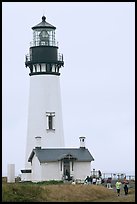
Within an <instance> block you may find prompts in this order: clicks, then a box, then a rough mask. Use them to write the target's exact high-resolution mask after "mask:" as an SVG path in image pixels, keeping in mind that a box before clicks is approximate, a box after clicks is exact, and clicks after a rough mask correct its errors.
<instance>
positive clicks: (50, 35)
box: [32, 28, 56, 46]
mask: <svg viewBox="0 0 137 204" xmlns="http://www.w3.org/2000/svg"><path fill="white" fill-rule="evenodd" d="M32 45H33V46H56V41H55V30H53V29H49V28H46V29H45V28H41V29H36V30H34V31H33V43H32Z"/></svg>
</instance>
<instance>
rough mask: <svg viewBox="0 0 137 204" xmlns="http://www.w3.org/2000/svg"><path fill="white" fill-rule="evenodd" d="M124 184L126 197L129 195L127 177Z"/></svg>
mask: <svg viewBox="0 0 137 204" xmlns="http://www.w3.org/2000/svg"><path fill="white" fill-rule="evenodd" d="M123 184H124V192H125V195H127V194H128V184H129V182H128V180H126V177H125V178H124V181H123Z"/></svg>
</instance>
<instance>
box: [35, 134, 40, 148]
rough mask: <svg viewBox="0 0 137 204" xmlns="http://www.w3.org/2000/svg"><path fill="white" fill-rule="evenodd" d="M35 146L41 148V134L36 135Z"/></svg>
mask: <svg viewBox="0 0 137 204" xmlns="http://www.w3.org/2000/svg"><path fill="white" fill-rule="evenodd" d="M35 140H36V141H35V142H36V143H35V148H39V149H41V137H40V136H36V137H35Z"/></svg>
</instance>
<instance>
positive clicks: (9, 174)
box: [7, 164, 15, 183]
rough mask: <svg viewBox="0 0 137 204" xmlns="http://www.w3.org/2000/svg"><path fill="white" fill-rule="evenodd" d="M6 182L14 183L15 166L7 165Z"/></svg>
mask: <svg viewBox="0 0 137 204" xmlns="http://www.w3.org/2000/svg"><path fill="white" fill-rule="evenodd" d="M7 182H8V183H14V182H15V164H8V172H7Z"/></svg>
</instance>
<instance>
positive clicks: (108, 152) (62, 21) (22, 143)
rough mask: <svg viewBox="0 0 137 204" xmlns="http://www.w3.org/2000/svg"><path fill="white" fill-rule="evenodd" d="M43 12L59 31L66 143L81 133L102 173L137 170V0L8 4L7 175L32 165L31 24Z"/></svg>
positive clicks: (75, 141)
mask: <svg viewBox="0 0 137 204" xmlns="http://www.w3.org/2000/svg"><path fill="white" fill-rule="evenodd" d="M43 14H44V15H45V16H46V20H47V22H48V23H50V24H52V25H54V26H55V27H56V28H57V29H56V39H57V41H58V42H59V52H60V53H63V56H64V67H63V68H62V69H61V75H60V84H61V99H62V113H63V129H64V138H65V146H66V147H79V136H85V137H86V141H85V144H86V147H87V148H88V149H89V151H90V152H91V154H92V156H93V157H94V159H95V161H93V162H92V163H91V170H92V169H93V168H95V169H96V170H98V169H100V170H101V171H102V172H108V173H111V172H112V173H113V172H122V173H129V174H134V168H135V3H134V2H103V3H101V2H57V3H56V2H40V3H39V2H3V3H2V117H3V118H2V121H3V122H2V173H3V175H6V174H7V164H9V163H14V164H15V169H16V174H17V175H18V174H20V170H21V169H24V167H25V148H26V136H27V117H28V99H29V80H30V76H29V70H28V69H27V68H25V54H27V53H28V51H29V46H30V44H29V43H30V41H32V39H33V32H32V29H31V27H32V26H35V25H37V24H38V23H40V22H41V17H42V16H43Z"/></svg>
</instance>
